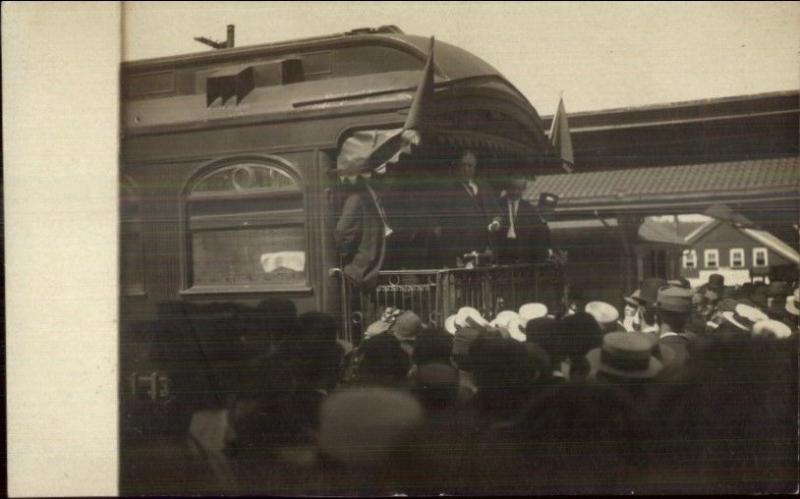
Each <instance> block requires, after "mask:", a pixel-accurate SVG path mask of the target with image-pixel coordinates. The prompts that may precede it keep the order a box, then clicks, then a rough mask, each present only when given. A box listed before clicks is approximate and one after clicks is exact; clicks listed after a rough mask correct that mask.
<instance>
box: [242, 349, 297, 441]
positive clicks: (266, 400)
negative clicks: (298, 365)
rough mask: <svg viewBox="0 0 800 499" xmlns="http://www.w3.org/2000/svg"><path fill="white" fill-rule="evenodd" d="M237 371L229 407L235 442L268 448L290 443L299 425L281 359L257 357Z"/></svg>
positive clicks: (291, 380)
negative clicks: (293, 412)
mask: <svg viewBox="0 0 800 499" xmlns="http://www.w3.org/2000/svg"><path fill="white" fill-rule="evenodd" d="M239 373H240V377H239V379H240V380H241V382H240V388H239V390H238V392H237V394H236V402H235V404H234V408H233V410H232V411H231V422H232V425H233V427H234V430H235V432H236V435H237V437H238V438H237V442H238V444H239V446H240V447H249V448H251V449H254V450H259V449H261V450H269V449H272V448H273V447H275V446H281V445H287V444H293V443H294V441H295V438H296V437H297V433H298V431H299V427H298V426H297V424H296V418H295V417H294V416H293V415H292V405H291V402H292V401H291V394H292V393H293V391H294V388H295V382H294V376H293V373H292V370H291V369H290V368H288V367H287V366H285V365H284V364H283V363H281V362H273V361H272V360H271V359H268V358H264V357H259V358H257V359H254V360H252V361H250V362H248V363H247V364H246V365H245V366H244V367H243V368H241V369H240V370H239Z"/></svg>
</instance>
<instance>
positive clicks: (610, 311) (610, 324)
mask: <svg viewBox="0 0 800 499" xmlns="http://www.w3.org/2000/svg"><path fill="white" fill-rule="evenodd" d="M585 311H586V313H587V314H589V315H591V316H592V317H594V320H596V321H597V325H599V326H600V329H602V330H603V332H604V333H609V332H611V331H614V330H619V328H620V326H619V324H618V323H617V320H618V319H619V311H618V310H617V309H616V308H615V307H614V306H613V305H610V304H608V303H606V302H603V301H590V302H589V303H587V304H586V309H585Z"/></svg>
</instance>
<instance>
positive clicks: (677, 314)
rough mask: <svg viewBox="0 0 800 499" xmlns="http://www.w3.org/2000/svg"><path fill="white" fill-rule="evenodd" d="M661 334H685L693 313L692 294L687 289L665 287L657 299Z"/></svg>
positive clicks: (659, 292) (659, 291) (660, 290)
mask: <svg viewBox="0 0 800 499" xmlns="http://www.w3.org/2000/svg"><path fill="white" fill-rule="evenodd" d="M656 309H657V311H658V326H659V333H660V334H662V335H663V334H664V333H684V332H686V325H687V324H688V322H689V317H690V315H691V313H692V292H691V290H688V289H686V288H679V287H674V286H664V287H663V288H661V289H659V290H658V294H657V298H656Z"/></svg>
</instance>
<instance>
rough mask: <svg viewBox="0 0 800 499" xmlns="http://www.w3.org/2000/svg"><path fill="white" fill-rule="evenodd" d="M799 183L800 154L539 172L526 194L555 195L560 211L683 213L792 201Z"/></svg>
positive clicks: (534, 196) (535, 197)
mask: <svg viewBox="0 0 800 499" xmlns="http://www.w3.org/2000/svg"><path fill="white" fill-rule="evenodd" d="M799 187H800V158H798V157H797V156H791V157H780V158H769V159H749V160H743V161H731V162H725V163H707V164H692V165H680V166H666V167H657V168H653V167H650V168H633V169H625V170H611V171H598V172H587V173H571V174H558V175H548V176H541V177H538V178H537V179H536V180H535V182H533V183H532V184H531V185H530V186H529V188H528V190H527V191H526V193H525V197H526V198H527V199H529V200H531V201H532V202H534V203H535V202H536V200H538V198H539V194H540V193H543V192H549V193H553V194H557V195H558V196H559V197H560V200H559V204H558V208H557V210H556V211H557V212H560V213H578V212H588V213H591V212H593V211H595V210H599V211H606V210H612V211H613V210H622V211H626V210H633V211H642V212H647V211H656V212H658V211H674V210H675V209H676V208H680V209H681V211H683V212H687V210H688V209H690V208H691V207H696V208H701V209H702V208H703V207H707V206H709V205H712V204H714V203H719V202H757V201H759V200H764V199H769V200H777V199H788V200H790V201H791V200H793V202H794V203H796V202H797V200H798V198H800V193H799V192H798V189H799Z"/></svg>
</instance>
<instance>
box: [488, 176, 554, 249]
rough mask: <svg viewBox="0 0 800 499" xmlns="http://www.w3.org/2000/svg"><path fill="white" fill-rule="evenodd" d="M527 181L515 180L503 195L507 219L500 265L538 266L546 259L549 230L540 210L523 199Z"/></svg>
mask: <svg viewBox="0 0 800 499" xmlns="http://www.w3.org/2000/svg"><path fill="white" fill-rule="evenodd" d="M526 186H527V182H526V180H525V179H524V178H515V179H514V180H512V181H511V183H510V184H509V185H508V188H507V189H506V190H505V191H503V193H502V194H501V196H500V206H501V207H502V210H503V215H504V216H505V219H506V220H507V223H506V226H505V227H503V230H502V231H501V232H502V237H501V239H500V262H501V263H504V264H513V263H535V262H542V261H544V260H546V259H547V255H548V250H549V248H550V230H549V228H548V227H547V223H546V222H545V221H544V220H543V219H542V217H541V216H540V213H539V211H538V210H537V209H536V208H535V207H534V206H533V205H531V204H530V203H528V202H527V201H525V200H524V199H522V193H523V192H524V191H525V187H526Z"/></svg>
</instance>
